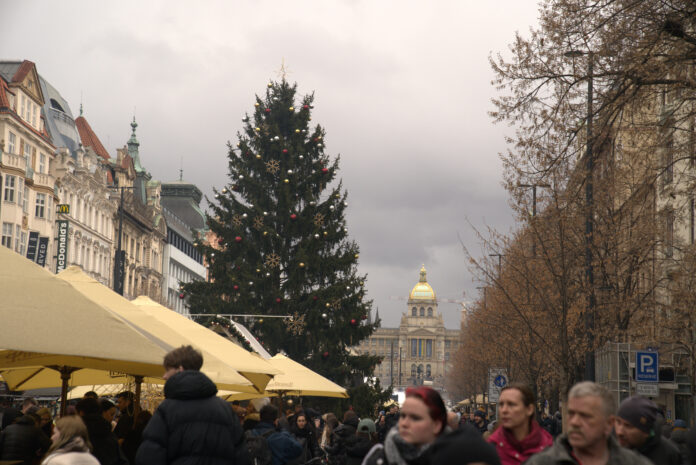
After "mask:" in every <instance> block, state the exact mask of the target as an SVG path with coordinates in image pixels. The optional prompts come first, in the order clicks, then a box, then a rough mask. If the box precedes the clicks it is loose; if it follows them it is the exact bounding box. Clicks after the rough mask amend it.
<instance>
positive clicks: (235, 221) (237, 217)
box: [232, 215, 244, 228]
mask: <svg viewBox="0 0 696 465" xmlns="http://www.w3.org/2000/svg"><path fill="white" fill-rule="evenodd" d="M232 224H233V225H234V226H236V227H238V228H239V227H241V226H242V224H244V222H243V221H242V217H241V216H240V215H234V216H233V217H232Z"/></svg>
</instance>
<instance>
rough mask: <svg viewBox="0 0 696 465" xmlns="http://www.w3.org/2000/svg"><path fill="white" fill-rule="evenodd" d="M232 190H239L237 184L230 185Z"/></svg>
mask: <svg viewBox="0 0 696 465" xmlns="http://www.w3.org/2000/svg"><path fill="white" fill-rule="evenodd" d="M232 190H233V191H235V192H237V191H238V190H239V186H238V185H236V184H235V185H234V186H232Z"/></svg>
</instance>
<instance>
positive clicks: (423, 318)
mask: <svg viewBox="0 0 696 465" xmlns="http://www.w3.org/2000/svg"><path fill="white" fill-rule="evenodd" d="M377 319H379V313H378V314H377ZM459 337H460V331H459V330H452V329H446V328H445V324H444V321H443V319H442V314H441V313H440V312H439V311H438V301H437V297H436V295H435V291H434V290H433V288H432V287H431V286H430V284H429V283H428V280H427V275H426V270H425V266H423V268H421V270H420V279H419V281H418V283H417V284H416V285H415V286H414V287H413V289H412V290H411V292H410V293H409V296H408V300H407V310H406V312H404V313H403V314H402V316H401V323H400V325H399V327H398V328H378V329H377V330H376V331H375V332H374V333H373V334H372V335H371V336H370V338H369V339H365V340H364V341H362V342H361V343H360V345H359V346H357V347H355V350H356V352H357V353H360V354H370V355H380V356H382V363H381V364H379V365H378V366H377V367H376V368H375V377H377V378H379V380H380V384H381V385H382V386H393V388H394V389H395V390H399V389H404V388H406V387H408V386H413V385H420V384H427V385H431V386H433V387H434V388H435V389H438V390H440V391H443V390H444V389H445V378H446V376H447V370H449V369H451V365H450V357H451V355H452V354H453V353H454V352H455V350H456V349H457V347H458V345H459Z"/></svg>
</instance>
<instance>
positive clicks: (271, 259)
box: [266, 253, 280, 268]
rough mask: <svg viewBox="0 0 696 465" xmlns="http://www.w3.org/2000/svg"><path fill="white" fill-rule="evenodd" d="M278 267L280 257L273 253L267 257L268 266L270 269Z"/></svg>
mask: <svg viewBox="0 0 696 465" xmlns="http://www.w3.org/2000/svg"><path fill="white" fill-rule="evenodd" d="M278 265H280V255H278V254H277V253H272V254H269V255H268V256H267V257H266V266H267V267H268V268H275V267H277V266H278Z"/></svg>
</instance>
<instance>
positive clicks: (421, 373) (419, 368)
mask: <svg viewBox="0 0 696 465" xmlns="http://www.w3.org/2000/svg"><path fill="white" fill-rule="evenodd" d="M418 377H419V378H421V377H423V365H422V364H421V365H418Z"/></svg>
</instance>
